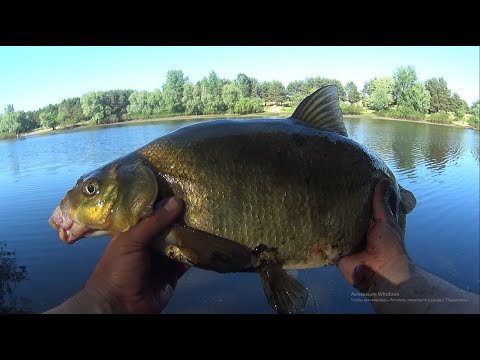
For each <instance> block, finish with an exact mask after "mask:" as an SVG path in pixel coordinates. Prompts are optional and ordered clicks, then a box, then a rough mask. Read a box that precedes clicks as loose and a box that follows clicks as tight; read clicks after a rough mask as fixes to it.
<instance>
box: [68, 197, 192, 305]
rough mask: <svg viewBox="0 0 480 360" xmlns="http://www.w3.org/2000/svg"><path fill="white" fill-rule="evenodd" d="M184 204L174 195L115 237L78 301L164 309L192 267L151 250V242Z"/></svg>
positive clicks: (173, 218)
mask: <svg viewBox="0 0 480 360" xmlns="http://www.w3.org/2000/svg"><path fill="white" fill-rule="evenodd" d="M182 206H183V204H182V201H181V200H179V199H178V198H170V199H168V201H164V202H163V203H161V204H160V208H159V209H157V210H156V211H155V212H154V213H153V214H152V215H151V216H149V217H148V218H146V219H144V220H142V221H140V223H138V224H137V225H135V226H134V227H133V228H131V229H130V230H129V231H127V232H125V233H121V234H119V235H117V236H116V237H114V238H113V239H112V240H111V242H110V244H109V245H108V247H107V249H106V250H105V253H104V254H103V256H102V258H101V259H100V261H99V262H98V264H97V267H96V268H95V270H94V272H93V274H92V275H91V277H90V279H89V280H88V281H87V283H86V285H85V288H84V289H83V290H82V292H81V294H80V296H79V297H78V299H77V302H83V303H85V302H87V303H88V302H94V303H97V305H98V306H97V307H96V308H97V309H101V310H100V311H101V312H113V313H158V312H161V311H162V310H163V308H164V307H165V306H166V304H167V303H168V301H169V300H170V298H171V296H172V294H173V290H174V289H175V286H176V283H177V280H178V279H179V278H180V277H181V276H182V275H183V273H184V272H185V271H186V270H187V269H188V268H189V266H188V265H185V264H182V263H179V262H177V261H174V260H171V259H169V258H168V257H166V256H165V255H163V254H159V253H156V252H153V251H151V250H150V248H149V245H150V244H151V242H152V240H153V239H154V238H155V235H158V234H159V233H160V232H161V231H163V230H164V229H165V228H167V227H168V226H169V225H170V224H171V223H172V222H173V221H174V220H175V219H176V218H177V217H178V215H179V214H180V212H181V210H182ZM81 307H83V308H85V307H86V305H85V304H81ZM87 307H88V306H87Z"/></svg>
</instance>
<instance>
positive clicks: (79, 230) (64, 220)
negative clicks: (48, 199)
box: [48, 204, 95, 244]
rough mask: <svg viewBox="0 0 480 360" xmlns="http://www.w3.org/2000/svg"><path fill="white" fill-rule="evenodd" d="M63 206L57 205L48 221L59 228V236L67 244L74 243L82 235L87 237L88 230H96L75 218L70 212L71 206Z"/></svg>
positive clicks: (55, 227) (56, 228)
mask: <svg viewBox="0 0 480 360" xmlns="http://www.w3.org/2000/svg"><path fill="white" fill-rule="evenodd" d="M62 208H63V206H57V207H56V209H55V210H54V212H53V214H52V216H51V217H50V219H49V220H48V223H49V224H50V225H51V226H52V227H53V228H54V229H55V230H58V236H59V237H60V239H62V240H63V241H64V242H65V243H67V244H73V243H75V242H77V241H78V240H79V239H81V238H82V237H85V235H86V234H88V232H91V231H95V229H92V228H90V227H88V226H86V225H84V224H81V223H79V222H77V221H75V219H73V218H72V217H71V216H70V214H69V211H68V210H69V208H70V207H69V206H68V204H67V208H66V209H65V208H63V209H62Z"/></svg>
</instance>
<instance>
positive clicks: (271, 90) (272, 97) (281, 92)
mask: <svg viewBox="0 0 480 360" xmlns="http://www.w3.org/2000/svg"><path fill="white" fill-rule="evenodd" d="M286 95H287V91H286V90H285V86H283V84H282V83H281V81H278V80H272V81H269V82H268V90H267V100H268V101H270V102H274V103H275V104H280V105H282V104H283V102H284V101H285V100H286Z"/></svg>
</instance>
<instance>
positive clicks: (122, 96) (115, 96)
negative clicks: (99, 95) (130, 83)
mask: <svg viewBox="0 0 480 360" xmlns="http://www.w3.org/2000/svg"><path fill="white" fill-rule="evenodd" d="M132 93H133V90H110V91H107V92H105V97H106V102H107V105H108V106H109V107H110V111H111V115H112V116H115V118H116V120H117V121H120V120H121V119H122V116H123V115H124V114H126V113H127V108H128V105H130V101H129V100H128V99H129V96H130V95H131V94H132Z"/></svg>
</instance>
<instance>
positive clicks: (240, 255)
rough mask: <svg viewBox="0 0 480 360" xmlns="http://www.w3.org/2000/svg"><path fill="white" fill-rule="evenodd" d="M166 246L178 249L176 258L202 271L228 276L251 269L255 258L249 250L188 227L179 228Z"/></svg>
mask: <svg viewBox="0 0 480 360" xmlns="http://www.w3.org/2000/svg"><path fill="white" fill-rule="evenodd" d="M166 243H167V247H168V246H170V248H171V249H175V253H172V255H173V256H174V257H176V258H183V261H185V262H188V263H190V264H192V265H194V266H197V267H199V268H202V269H206V270H214V271H217V272H220V273H226V272H238V271H243V270H245V269H248V268H249V267H251V259H252V254H251V251H250V249H248V248H247V247H246V246H243V245H241V244H239V243H237V242H234V241H232V240H228V239H225V238H223V237H220V236H216V235H213V234H210V233H207V232H205V231H202V230H198V229H194V228H191V227H189V226H186V225H182V224H175V225H174V226H173V227H172V229H171V230H170V232H169V233H168V235H167V237H166ZM167 255H169V254H168V252H167Z"/></svg>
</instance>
